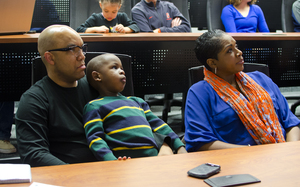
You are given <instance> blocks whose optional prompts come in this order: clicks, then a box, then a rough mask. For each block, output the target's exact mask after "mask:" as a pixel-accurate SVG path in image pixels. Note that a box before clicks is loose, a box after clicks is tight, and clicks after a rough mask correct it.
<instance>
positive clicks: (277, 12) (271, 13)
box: [256, 0, 292, 32]
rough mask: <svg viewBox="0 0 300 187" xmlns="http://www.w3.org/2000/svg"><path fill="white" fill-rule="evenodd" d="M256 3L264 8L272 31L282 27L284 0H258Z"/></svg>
mask: <svg viewBox="0 0 300 187" xmlns="http://www.w3.org/2000/svg"><path fill="white" fill-rule="evenodd" d="M256 5H258V6H259V7H260V8H261V9H262V11H263V13H264V16H265V19H266V22H267V25H268V27H269V30H270V32H276V30H281V29H282V26H281V21H280V20H281V10H282V7H281V5H282V0H261V1H257V2H256ZM270 5H271V6H270ZM270 7H272V8H270ZM291 15H292V14H291Z"/></svg>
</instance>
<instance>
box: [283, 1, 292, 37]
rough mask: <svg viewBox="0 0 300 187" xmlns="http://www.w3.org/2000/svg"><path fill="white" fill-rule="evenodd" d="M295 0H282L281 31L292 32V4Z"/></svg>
mask: <svg viewBox="0 0 300 187" xmlns="http://www.w3.org/2000/svg"><path fill="white" fill-rule="evenodd" d="M294 2H295V0H282V5H281V25H282V31H283V32H294V24H293V17H292V6H293V3H294Z"/></svg>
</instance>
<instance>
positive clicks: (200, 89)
mask: <svg viewBox="0 0 300 187" xmlns="http://www.w3.org/2000/svg"><path fill="white" fill-rule="evenodd" d="M189 92H190V93H193V95H196V97H198V98H203V99H204V100H207V99H209V98H210V96H212V94H215V92H214V90H213V88H212V87H211V85H210V84H209V83H208V82H206V81H204V80H202V81H199V82H197V83H195V84H193V85H192V86H191V87H190V89H189Z"/></svg>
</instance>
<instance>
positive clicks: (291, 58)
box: [0, 33, 300, 101]
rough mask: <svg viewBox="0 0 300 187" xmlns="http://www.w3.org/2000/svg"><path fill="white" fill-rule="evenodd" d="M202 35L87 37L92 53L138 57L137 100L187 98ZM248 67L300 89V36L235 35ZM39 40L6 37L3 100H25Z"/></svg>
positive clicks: (1, 52) (1, 55)
mask: <svg viewBox="0 0 300 187" xmlns="http://www.w3.org/2000/svg"><path fill="white" fill-rule="evenodd" d="M200 35H201V33H160V34H154V33H137V34H118V33H112V34H103V35H102V36H82V38H83V40H84V42H85V43H88V51H103V52H111V53H125V54H129V55H131V56H132V68H133V71H132V72H133V81H134V89H135V95H137V96H142V95H144V94H153V93H177V92H186V91H187V89H188V74H187V70H188V68H190V67H193V66H198V65H200V63H199V62H198V61H197V59H196V57H195V54H194V51H193V49H194V46H195V40H196V39H197V38H198V37H199V36H200ZM230 35H232V36H233V37H234V38H235V39H236V40H237V43H238V45H239V48H240V49H241V50H242V51H243V56H244V59H245V61H246V62H256V63H265V64H268V65H269V67H270V76H271V78H272V79H273V81H274V82H275V83H276V84H277V85H278V86H299V85H300V67H299V66H300V63H299V62H300V59H299V58H300V55H298V54H299V52H300V42H299V40H300V33H283V34H278V33H231V34H230ZM38 36H39V34H32V35H8V36H0V63H1V69H0V100H15V101H17V100H19V98H20V96H21V94H22V93H23V92H24V91H26V90H27V89H28V88H29V87H30V79H31V59H32V58H33V57H35V56H38V55H39V54H38V52H37V39H38Z"/></svg>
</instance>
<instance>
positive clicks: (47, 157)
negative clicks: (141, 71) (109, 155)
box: [16, 25, 98, 166]
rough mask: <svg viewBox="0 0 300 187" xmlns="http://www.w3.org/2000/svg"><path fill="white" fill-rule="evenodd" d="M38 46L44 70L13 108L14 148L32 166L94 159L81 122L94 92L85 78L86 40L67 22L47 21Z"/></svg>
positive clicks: (95, 94)
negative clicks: (43, 75) (48, 24)
mask: <svg viewBox="0 0 300 187" xmlns="http://www.w3.org/2000/svg"><path fill="white" fill-rule="evenodd" d="M38 51H39V53H40V55H41V57H42V60H43V63H44V64H45V66H46V69H47V74H48V75H47V76H45V77H44V78H43V79H41V80H40V81H38V82H36V83H35V84H34V85H33V86H32V87H31V88H30V89H29V90H27V91H26V92H25V93H24V94H23V95H22V97H21V100H20V103H19V108H18V111H17V114H16V131H17V141H18V151H19V153H20V156H21V159H22V161H23V162H24V163H28V164H30V165H31V166H46V165H47V166H48V165H61V164H67V163H79V162H90V161H96V159H95V157H94V156H93V154H92V152H91V151H90V150H89V148H88V145H87V141H86V137H85V134H84V129H83V124H82V112H83V107H84V105H85V104H86V103H87V102H88V101H90V100H91V99H94V98H96V97H97V96H98V93H97V92H96V91H95V90H94V89H92V88H91V87H90V86H89V85H88V83H87V80H86V78H85V68H86V67H85V56H84V52H85V46H84V45H83V41H82V39H81V37H80V36H79V34H78V33H77V32H76V31H74V30H73V29H72V28H70V27H68V26H62V25H53V26H49V27H47V28H46V29H45V30H44V31H43V32H42V33H41V34H40V36H39V39H38Z"/></svg>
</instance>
